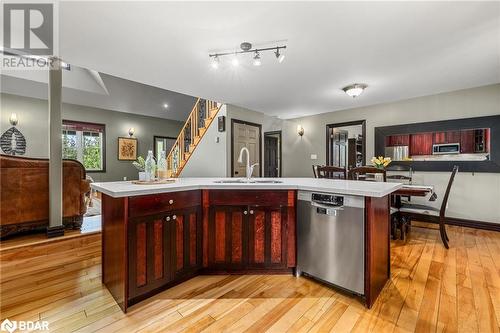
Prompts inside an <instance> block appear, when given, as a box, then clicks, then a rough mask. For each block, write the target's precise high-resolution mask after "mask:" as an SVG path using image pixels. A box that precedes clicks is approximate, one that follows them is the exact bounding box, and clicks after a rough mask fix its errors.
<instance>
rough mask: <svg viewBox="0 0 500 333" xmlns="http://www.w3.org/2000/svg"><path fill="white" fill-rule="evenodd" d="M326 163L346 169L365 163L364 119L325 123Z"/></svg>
mask: <svg viewBox="0 0 500 333" xmlns="http://www.w3.org/2000/svg"><path fill="white" fill-rule="evenodd" d="M326 165H331V166H336V167H340V168H345V169H346V170H350V169H352V168H355V167H360V166H363V165H366V120H357V121H350V122H345V123H338V124H328V125H326Z"/></svg>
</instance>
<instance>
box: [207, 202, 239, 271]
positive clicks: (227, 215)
mask: <svg viewBox="0 0 500 333" xmlns="http://www.w3.org/2000/svg"><path fill="white" fill-rule="evenodd" d="M247 244H248V206H231V205H217V206H212V207H210V218H209V225H208V267H209V269H213V270H239V269H243V268H244V267H245V265H246V263H247V257H248V245H247Z"/></svg>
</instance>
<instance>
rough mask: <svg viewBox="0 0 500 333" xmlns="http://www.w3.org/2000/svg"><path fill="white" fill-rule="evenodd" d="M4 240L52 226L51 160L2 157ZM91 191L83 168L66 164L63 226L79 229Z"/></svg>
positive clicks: (0, 209) (0, 206) (0, 233)
mask: <svg viewBox="0 0 500 333" xmlns="http://www.w3.org/2000/svg"><path fill="white" fill-rule="evenodd" d="M0 165H1V179H2V186H1V204H0V237H1V238H3V237H6V236H11V235H15V234H17V233H19V232H23V231H31V230H40V229H44V228H45V227H47V226H48V218H49V161H48V160H47V159H37V158H26V157H17V156H7V155H0ZM89 191H90V185H89V181H88V180H86V179H85V169H84V167H83V165H82V164H81V163H80V162H78V161H74V160H64V161H63V224H64V225H65V226H66V227H71V228H74V229H78V228H80V226H81V223H82V219H83V214H85V210H86V206H85V194H86V193H88V192H89Z"/></svg>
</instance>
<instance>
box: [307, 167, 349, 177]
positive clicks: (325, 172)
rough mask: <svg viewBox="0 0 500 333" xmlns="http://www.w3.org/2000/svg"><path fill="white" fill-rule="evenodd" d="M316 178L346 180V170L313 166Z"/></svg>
mask: <svg viewBox="0 0 500 333" xmlns="http://www.w3.org/2000/svg"><path fill="white" fill-rule="evenodd" d="M313 173H314V178H330V179H346V171H345V169H344V168H339V167H334V166H329V165H327V166H320V165H313Z"/></svg>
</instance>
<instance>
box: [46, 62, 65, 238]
mask: <svg viewBox="0 0 500 333" xmlns="http://www.w3.org/2000/svg"><path fill="white" fill-rule="evenodd" d="M51 60H52V62H51V67H50V70H49V227H48V228H47V236H48V237H54V236H59V235H63V234H64V227H63V224H62V216H63V213H62V135H61V130H62V72H61V63H60V60H59V59H57V58H51Z"/></svg>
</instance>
